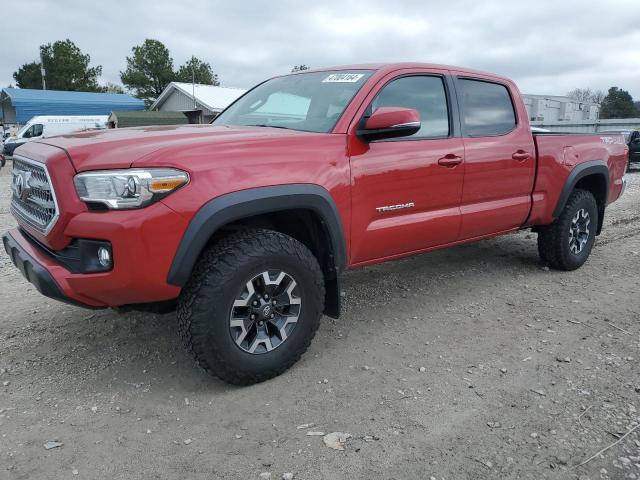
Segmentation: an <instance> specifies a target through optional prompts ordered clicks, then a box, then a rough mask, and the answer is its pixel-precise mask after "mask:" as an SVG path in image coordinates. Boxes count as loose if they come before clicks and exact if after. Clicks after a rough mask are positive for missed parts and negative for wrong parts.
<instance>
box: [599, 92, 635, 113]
mask: <svg viewBox="0 0 640 480" xmlns="http://www.w3.org/2000/svg"><path fill="white" fill-rule="evenodd" d="M636 116H638V111H637V109H636V106H635V105H634V103H633V98H632V97H631V95H630V94H629V92H627V91H626V90H622V89H620V88H618V87H611V88H610V89H609V92H608V93H607V96H606V97H604V99H603V100H602V104H601V105H600V118H632V117H636Z"/></svg>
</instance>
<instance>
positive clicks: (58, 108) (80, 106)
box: [0, 88, 144, 124]
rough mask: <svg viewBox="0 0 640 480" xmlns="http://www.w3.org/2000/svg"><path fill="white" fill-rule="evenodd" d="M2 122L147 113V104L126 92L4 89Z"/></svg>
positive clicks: (11, 122) (22, 122) (1, 99)
mask: <svg viewBox="0 0 640 480" xmlns="http://www.w3.org/2000/svg"><path fill="white" fill-rule="evenodd" d="M0 104H1V106H2V109H1V110H0V112H1V113H2V122H3V123H5V124H14V123H18V124H24V123H27V122H28V121H29V119H30V118H31V117H34V116H36V115H109V114H110V113H111V112H112V111H113V110H144V102H143V101H142V100H140V99H138V98H134V97H132V96H131V95H126V94H124V93H93V92H66V91H60V90H35V89H28V88H3V89H2V91H1V92H0Z"/></svg>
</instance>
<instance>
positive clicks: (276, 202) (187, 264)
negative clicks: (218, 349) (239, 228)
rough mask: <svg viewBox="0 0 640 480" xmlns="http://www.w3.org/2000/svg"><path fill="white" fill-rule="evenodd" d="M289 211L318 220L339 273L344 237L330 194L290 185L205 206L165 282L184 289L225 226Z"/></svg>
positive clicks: (249, 192) (244, 193)
mask: <svg viewBox="0 0 640 480" xmlns="http://www.w3.org/2000/svg"><path fill="white" fill-rule="evenodd" d="M291 209H308V210H312V211H313V212H315V213H316V214H318V215H319V216H320V218H321V220H322V222H323V225H324V226H325V228H326V229H327V232H328V234H329V236H330V239H331V247H332V252H333V257H334V263H335V269H336V273H339V272H341V271H342V270H343V269H344V268H345V265H346V258H347V254H346V245H345V236H344V232H343V229H342V221H341V219H340V214H339V212H338V209H337V207H336V205H335V202H334V201H333V198H332V197H331V194H330V193H329V192H328V191H327V190H326V189H325V188H323V187H321V186H319V185H314V184H291V185H278V186H272V187H259V188H252V189H248V190H239V191H237V192H232V193H228V194H225V195H221V196H219V197H216V198H214V199H213V200H210V201H209V202H207V203H205V204H204V205H203V206H202V207H201V208H200V210H198V211H197V212H196V214H195V215H194V217H193V218H192V219H191V221H190V222H189V226H188V227H187V230H186V231H185V233H184V235H183V236H182V240H181V241H180V245H179V246H178V249H177V251H176V254H175V256H174V259H173V262H172V264H171V268H170V269H169V274H168V276H167V282H168V283H169V284H171V285H176V286H179V287H182V286H184V285H185V284H186V282H187V280H188V279H189V277H190V276H191V271H192V270H193V267H194V266H195V264H196V261H197V260H198V257H199V256H200V253H201V252H202V250H203V249H204V247H205V246H206V244H207V243H208V242H209V240H210V239H211V237H212V236H213V234H214V233H215V232H216V231H217V230H219V229H220V228H221V227H223V226H224V225H226V224H228V223H230V222H233V221H236V220H241V219H243V218H247V217H251V216H254V215H260V214H264V213H273V212H278V211H283V210H291Z"/></svg>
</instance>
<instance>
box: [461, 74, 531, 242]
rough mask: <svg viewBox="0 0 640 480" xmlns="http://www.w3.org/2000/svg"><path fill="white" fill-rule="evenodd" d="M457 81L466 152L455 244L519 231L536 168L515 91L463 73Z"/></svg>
mask: <svg viewBox="0 0 640 480" xmlns="http://www.w3.org/2000/svg"><path fill="white" fill-rule="evenodd" d="M455 82H456V90H457V93H458V101H459V105H460V118H461V123H462V136H463V140H464V148H465V175H464V187H463V190H462V201H461V206H460V211H461V215H462V225H461V228H460V235H459V240H467V239H471V238H474V237H479V236H483V235H487V234H492V233H498V232H502V231H506V230H510V229H513V228H517V227H519V226H521V225H522V224H523V223H524V222H525V220H526V219H527V217H528V215H529V209H530V207H531V191H532V189H533V182H534V178H535V168H536V160H535V146H534V143H533V136H532V134H531V131H530V128H529V122H528V119H527V118H526V109H525V107H524V104H523V103H522V101H521V100H520V95H519V92H518V91H517V89H516V87H515V85H513V84H509V83H502V82H501V81H497V80H492V79H485V78H474V77H468V76H465V75H464V74H458V75H457V76H456V79H455Z"/></svg>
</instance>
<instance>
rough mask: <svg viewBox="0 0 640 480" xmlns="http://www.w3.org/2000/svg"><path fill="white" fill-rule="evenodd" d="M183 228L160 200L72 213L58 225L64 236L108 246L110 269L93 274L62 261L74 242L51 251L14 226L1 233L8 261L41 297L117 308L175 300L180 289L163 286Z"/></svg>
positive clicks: (178, 218)
mask: <svg viewBox="0 0 640 480" xmlns="http://www.w3.org/2000/svg"><path fill="white" fill-rule="evenodd" d="M186 227H187V221H186V220H185V219H184V218H182V217H181V216H180V215H178V214H177V213H175V212H174V211H173V210H171V209H169V208H168V207H166V206H165V205H163V204H162V202H158V203H156V204H154V205H151V206H149V207H147V208H144V209H140V210H129V211H110V212H84V213H81V214H79V215H76V216H74V217H73V218H72V219H71V221H69V222H68V224H67V225H66V226H64V234H65V235H66V236H68V237H69V238H74V239H86V238H87V237H93V238H95V239H100V240H101V241H102V242H108V243H109V245H110V246H111V248H112V255H113V257H112V258H113V268H112V269H111V270H109V271H102V272H94V273H81V272H86V269H77V268H75V264H74V263H73V262H69V258H63V255H68V254H69V250H70V249H71V248H72V247H74V246H75V245H76V244H75V243H72V244H70V246H69V247H67V248H66V249H62V250H55V249H52V248H50V247H47V246H44V245H42V244H40V243H39V242H37V241H35V240H34V239H33V238H31V237H30V235H28V234H26V233H25V232H23V231H22V229H20V228H16V229H13V230H10V231H8V232H7V233H5V234H4V235H3V243H4V244H5V249H6V250H7V253H8V254H9V256H10V257H11V259H12V261H13V263H14V264H16V266H17V267H18V268H19V269H20V270H21V271H22V272H23V274H24V275H25V277H26V278H27V280H29V281H30V282H31V283H33V284H34V285H35V286H36V288H37V289H38V290H39V291H40V292H41V293H42V294H43V295H46V296H48V297H51V298H55V299H58V300H62V301H66V302H69V303H75V304H80V305H84V306H88V307H93V308H100V307H120V306H123V305H132V304H141V303H155V302H162V301H165V300H172V299H175V298H177V297H178V295H179V294H180V288H179V287H176V286H175V285H170V284H168V283H167V275H168V272H169V268H170V267H171V262H172V261H173V258H174V256H175V253H176V250H177V247H178V244H179V243H180V240H181V238H182V234H183V233H184V230H185V229H186ZM87 241H90V239H88V240H87ZM86 251H87V252H90V251H91V249H90V248H89V249H86ZM78 258H80V259H82V255H80V256H79V257H78ZM83 265H86V263H84V264H83Z"/></svg>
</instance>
